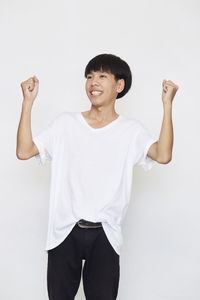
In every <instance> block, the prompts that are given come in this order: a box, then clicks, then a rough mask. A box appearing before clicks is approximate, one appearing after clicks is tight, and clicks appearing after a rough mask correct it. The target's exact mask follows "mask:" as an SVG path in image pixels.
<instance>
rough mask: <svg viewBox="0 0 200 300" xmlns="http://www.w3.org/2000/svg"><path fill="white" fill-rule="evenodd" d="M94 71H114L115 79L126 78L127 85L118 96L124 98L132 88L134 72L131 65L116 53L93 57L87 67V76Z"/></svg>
mask: <svg viewBox="0 0 200 300" xmlns="http://www.w3.org/2000/svg"><path fill="white" fill-rule="evenodd" d="M92 71H94V72H96V71H103V72H108V73H112V74H113V75H114V76H115V80H116V81H117V80H118V79H124V81H125V86H124V89H123V91H121V93H118V95H117V98H116V99H118V98H122V97H123V96H124V95H126V94H127V93H128V91H129V89H130V88H131V84H132V74H131V70H130V67H129V65H128V64H127V63H126V62H125V61H124V60H123V59H121V58H120V57H119V56H116V55H114V54H99V55H97V56H95V57H94V58H92V59H91V60H90V61H89V62H88V64H87V66H86V68H85V74H84V75H85V78H87V75H88V74H89V73H91V72H92Z"/></svg>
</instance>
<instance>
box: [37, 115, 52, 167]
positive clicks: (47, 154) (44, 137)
mask: <svg viewBox="0 0 200 300" xmlns="http://www.w3.org/2000/svg"><path fill="white" fill-rule="evenodd" d="M57 129H58V117H56V118H55V119H54V120H52V121H50V122H49V123H48V124H47V126H46V127H45V128H44V129H43V130H42V131H40V132H39V134H38V135H35V136H34V137H33V142H34V144H35V145H36V146H37V148H38V151H39V154H38V155H36V156H35V158H36V160H37V161H38V163H39V164H40V165H44V164H45V162H46V161H47V160H49V161H51V160H52V157H53V149H54V141H55V136H56V130H57Z"/></svg>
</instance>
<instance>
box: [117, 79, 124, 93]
mask: <svg viewBox="0 0 200 300" xmlns="http://www.w3.org/2000/svg"><path fill="white" fill-rule="evenodd" d="M124 88H125V80H124V79H119V80H118V81H117V92H118V93H121V92H122V91H123V89H124Z"/></svg>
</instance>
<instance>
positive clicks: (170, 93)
mask: <svg viewBox="0 0 200 300" xmlns="http://www.w3.org/2000/svg"><path fill="white" fill-rule="evenodd" d="M162 86H163V90H162V101H163V104H172V101H173V99H174V96H175V94H176V92H177V90H178V88H179V87H178V85H176V84H175V83H173V82H172V81H171V80H163V83H162Z"/></svg>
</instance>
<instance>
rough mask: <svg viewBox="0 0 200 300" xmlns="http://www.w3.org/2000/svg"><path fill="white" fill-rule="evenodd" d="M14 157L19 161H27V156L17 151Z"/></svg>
mask: <svg viewBox="0 0 200 300" xmlns="http://www.w3.org/2000/svg"><path fill="white" fill-rule="evenodd" d="M16 156H17V158H18V159H20V160H26V159H28V156H26V155H24V154H23V153H21V152H19V151H16Z"/></svg>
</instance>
